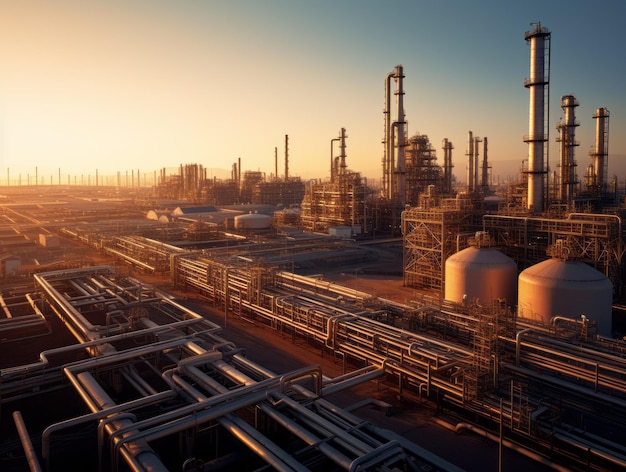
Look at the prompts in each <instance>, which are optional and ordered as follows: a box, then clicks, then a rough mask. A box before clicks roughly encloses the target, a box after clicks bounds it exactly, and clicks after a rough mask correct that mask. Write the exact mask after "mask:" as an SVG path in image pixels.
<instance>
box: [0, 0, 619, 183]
mask: <svg viewBox="0 0 626 472" xmlns="http://www.w3.org/2000/svg"><path fill="white" fill-rule="evenodd" d="M0 5H1V6H0V44H1V46H0V183H1V182H2V181H3V179H4V181H6V169H9V170H10V172H11V174H12V175H15V174H17V173H31V174H33V173H34V172H35V168H36V167H37V168H38V171H39V173H40V175H45V174H46V173H50V175H52V174H54V175H55V176H56V173H57V170H58V169H60V170H61V174H62V175H69V174H72V175H77V174H83V173H85V174H95V172H96V170H98V172H99V173H100V174H101V175H105V174H111V175H113V174H115V173H116V172H118V171H119V172H122V173H124V172H126V171H130V170H134V169H140V170H141V171H142V172H152V171H154V170H158V169H160V168H163V167H167V168H173V169H174V168H177V167H178V166H179V165H180V164H189V163H197V164H202V165H203V166H205V167H207V168H211V169H212V168H216V169H219V168H221V169H226V170H229V169H230V168H231V165H232V163H233V162H235V161H236V160H237V158H241V160H242V168H243V170H260V171H263V172H266V173H267V175H269V174H271V173H273V172H274V148H275V147H277V148H278V153H279V158H280V159H281V162H280V164H279V173H282V171H283V164H282V159H283V156H284V136H285V135H289V154H290V165H289V168H290V174H292V175H300V176H301V177H302V178H304V179H310V178H326V177H328V172H329V171H328V168H327V167H328V166H327V163H328V161H329V153H330V144H329V143H330V140H331V139H332V138H335V137H337V136H338V135H339V132H340V129H341V128H342V127H344V128H346V130H347V135H348V140H347V145H348V147H347V163H348V166H349V167H350V168H351V169H353V170H357V171H361V172H362V173H363V174H364V175H366V176H368V177H370V178H380V174H381V164H380V162H381V157H382V153H383V148H382V144H381V139H382V137H383V114H382V111H383V106H384V79H385V76H386V75H387V73H389V72H390V71H392V70H393V68H394V67H395V66H396V65H397V64H402V65H403V67H404V73H405V76H406V78H405V82H404V88H405V93H406V94H405V111H406V119H407V121H408V123H409V135H413V134H415V133H416V132H419V133H421V134H426V135H428V136H429V138H430V141H431V143H432V144H433V146H434V147H435V148H436V149H437V150H438V158H439V163H440V164H442V163H443V152H442V151H441V141H442V139H443V138H448V139H449V140H450V141H452V143H453V144H454V146H455V150H454V152H453V163H454V165H455V173H456V174H457V175H458V176H459V177H460V178H461V179H462V180H464V173H465V170H464V169H465V160H466V158H465V153H466V140H467V133H468V131H470V130H471V131H473V133H474V135H476V136H481V137H484V136H487V137H488V138H489V157H490V160H491V162H492V166H493V174H494V175H500V176H501V177H502V178H506V177H508V176H511V175H513V174H514V173H515V172H516V169H517V168H518V167H519V166H520V165H521V162H522V160H524V159H526V157H527V152H528V148H527V145H526V144H525V143H524V142H523V136H524V135H526V134H528V90H527V89H525V88H524V86H523V81H524V79H525V78H527V77H528V76H529V56H530V52H529V47H528V44H527V43H526V41H525V40H524V32H525V31H527V30H530V29H532V28H533V27H532V26H531V23H533V22H537V21H540V22H541V24H542V26H545V27H547V28H548V29H549V30H550V31H551V33H552V54H551V82H550V133H551V136H550V140H551V143H552V144H551V150H550V161H551V163H552V164H551V165H552V167H553V168H554V169H556V159H557V158H558V148H557V145H556V143H555V137H556V129H555V126H556V123H557V121H558V119H559V118H560V117H562V116H563V112H562V110H561V107H560V97H561V96H562V95H566V94H574V95H575V96H576V97H577V99H578V101H579V102H580V106H579V107H578V108H577V109H576V117H577V119H578V121H579V122H580V126H579V127H578V128H577V130H576V138H577V140H579V141H580V147H579V148H577V150H576V160H577V162H578V175H579V177H580V176H582V174H583V172H584V169H585V168H586V167H587V165H588V164H589V162H590V158H589V156H588V151H589V150H590V149H591V147H592V146H593V143H594V120H593V119H592V114H593V113H594V111H595V110H596V108H598V107H607V108H608V110H609V112H610V114H611V116H610V144H609V174H610V175H613V174H616V173H617V174H618V177H619V178H620V179H626V165H623V162H624V161H626V92H625V85H624V84H625V83H626V39H624V25H625V21H626V2H624V1H621V0H595V1H593V2H592V1H589V0H568V1H559V0H553V1H549V2H546V1H535V0H528V1H514V2H508V1H507V2H502V1H497V0H493V1H490V0H476V1H466V0H458V1H452V0H449V1H446V0H443V1H435V0H432V1H426V0H413V1H399V0H387V1H383V0H378V1H374V0H315V1H305V0H291V1H289V0H204V1H201V0H176V1H174V0H171V1H165V0H40V1H35V0H19V1H9V0H0ZM55 178H56V177H55Z"/></svg>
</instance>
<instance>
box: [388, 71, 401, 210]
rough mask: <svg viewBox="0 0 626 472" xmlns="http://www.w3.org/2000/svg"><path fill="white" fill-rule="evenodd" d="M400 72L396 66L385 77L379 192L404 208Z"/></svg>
mask: <svg viewBox="0 0 626 472" xmlns="http://www.w3.org/2000/svg"><path fill="white" fill-rule="evenodd" d="M391 79H394V81H395V82H396V90H395V95H396V119H395V121H393V122H392V119H391ZM402 79H404V73H403V69H402V66H400V65H398V66H396V67H395V68H394V70H393V71H392V72H390V73H389V74H387V77H386V78H385V109H384V115H385V137H384V141H383V142H384V144H385V147H384V156H383V193H384V195H385V197H386V198H387V199H388V200H389V201H392V202H397V203H398V204H399V205H400V206H402V207H404V204H405V203H406V169H405V160H406V157H405V152H404V148H405V147H406V137H405V134H406V133H405V127H406V122H405V121H404V101H403V100H404V90H403V86H402Z"/></svg>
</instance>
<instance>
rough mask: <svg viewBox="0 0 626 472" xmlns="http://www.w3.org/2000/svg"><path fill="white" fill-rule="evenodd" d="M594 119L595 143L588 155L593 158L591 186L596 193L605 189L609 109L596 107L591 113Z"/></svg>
mask: <svg viewBox="0 0 626 472" xmlns="http://www.w3.org/2000/svg"><path fill="white" fill-rule="evenodd" d="M593 119H594V120H596V143H595V148H594V150H593V151H590V152H589V155H590V156H591V157H592V159H593V180H592V186H593V188H594V189H596V191H597V192H598V193H601V192H603V191H604V190H605V189H606V174H607V167H608V163H609V162H608V156H609V110H607V109H606V108H604V107H603V108H598V109H597V110H596V112H595V114H594V115H593Z"/></svg>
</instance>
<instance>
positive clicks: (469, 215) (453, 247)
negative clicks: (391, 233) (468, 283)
mask: <svg viewBox="0 0 626 472" xmlns="http://www.w3.org/2000/svg"><path fill="white" fill-rule="evenodd" d="M475 208H476V207H475V204H474V202H473V201H472V200H470V199H460V198H458V199H437V198H423V199H422V205H421V206H419V207H413V208H410V209H408V210H405V211H404V212H402V233H403V235H404V264H403V265H404V285H405V286H407V287H415V288H429V289H435V290H443V287H444V280H445V279H444V269H445V261H446V259H447V258H448V257H449V256H451V255H452V254H454V253H455V252H457V251H459V250H460V249H463V248H465V247H466V246H467V239H468V238H469V236H470V235H472V234H473V231H474V230H475V228H476V224H477V222H478V221H479V220H478V217H479V216H480V213H481V212H480V211H477V210H476V209H475Z"/></svg>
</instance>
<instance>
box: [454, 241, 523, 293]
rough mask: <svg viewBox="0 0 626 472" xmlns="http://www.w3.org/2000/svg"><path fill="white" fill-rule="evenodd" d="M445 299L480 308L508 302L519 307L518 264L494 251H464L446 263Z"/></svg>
mask: <svg viewBox="0 0 626 472" xmlns="http://www.w3.org/2000/svg"><path fill="white" fill-rule="evenodd" d="M445 299H446V300H450V301H453V302H457V303H462V302H463V301H464V300H465V299H467V300H469V301H478V303H480V304H488V303H490V302H491V301H492V300H494V299H505V300H506V303H507V305H515V303H516V301H517V264H515V261H514V260H513V259H511V258H510V257H508V256H506V255H504V254H502V253H501V252H500V251H499V250H497V249H495V248H492V247H468V248H466V249H463V250H462V251H459V252H457V253H456V254H453V255H452V256H450V257H448V259H447V260H446V284H445Z"/></svg>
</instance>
